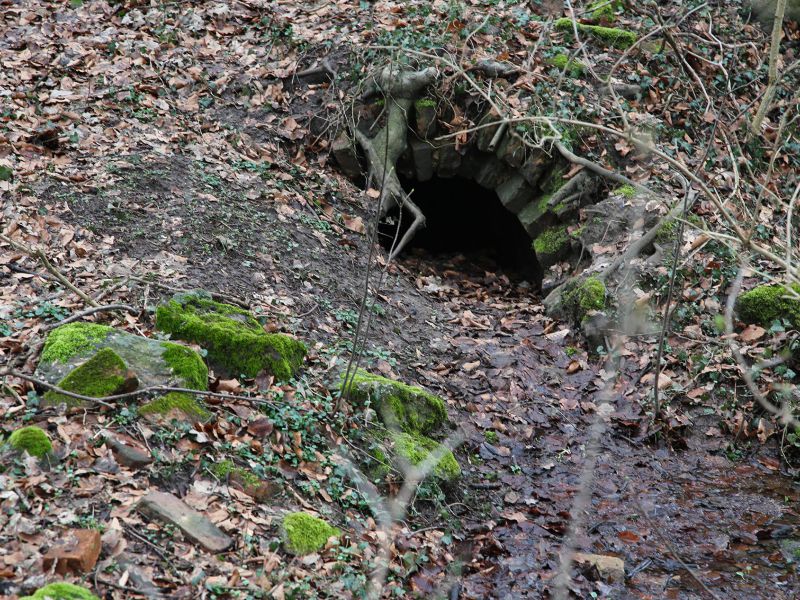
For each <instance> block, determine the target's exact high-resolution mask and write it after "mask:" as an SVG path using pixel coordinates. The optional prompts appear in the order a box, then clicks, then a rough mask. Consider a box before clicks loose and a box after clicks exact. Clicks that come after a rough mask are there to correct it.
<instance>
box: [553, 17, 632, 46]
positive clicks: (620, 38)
mask: <svg viewBox="0 0 800 600" xmlns="http://www.w3.org/2000/svg"><path fill="white" fill-rule="evenodd" d="M572 23H573V21H572V19H567V18H564V19H558V20H557V21H556V22H555V23H554V27H555V28H556V29H558V30H561V31H565V32H567V33H572ZM575 26H576V27H577V29H578V31H579V32H581V33H584V34H586V35H587V36H589V37H591V38H593V39H595V40H596V41H598V42H600V43H602V44H604V45H606V46H612V47H614V48H620V49H623V50H624V49H626V48H630V47H631V46H633V45H634V44H635V43H636V40H637V35H636V34H635V33H633V32H632V31H626V30H624V29H618V28H616V27H601V26H600V25H586V24H584V23H577V22H576V23H575Z"/></svg>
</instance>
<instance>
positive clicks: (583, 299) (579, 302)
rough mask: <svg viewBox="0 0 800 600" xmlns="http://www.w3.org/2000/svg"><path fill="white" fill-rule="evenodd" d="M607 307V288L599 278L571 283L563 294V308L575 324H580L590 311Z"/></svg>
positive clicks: (589, 278) (588, 278)
mask: <svg viewBox="0 0 800 600" xmlns="http://www.w3.org/2000/svg"><path fill="white" fill-rule="evenodd" d="M605 305H606V286H605V284H604V283H603V282H602V281H601V280H600V279H598V278H597V277H587V278H585V279H582V280H576V281H571V282H569V283H568V284H567V285H566V286H565V288H564V290H563V291H562V293H561V308H562V310H563V312H564V313H565V314H566V315H567V316H568V317H569V318H570V319H571V320H572V321H574V322H575V323H580V322H581V321H582V320H583V319H584V318H585V317H586V314H587V313H589V312H590V311H593V310H602V309H603V308H605Z"/></svg>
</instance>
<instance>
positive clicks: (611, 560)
mask: <svg viewBox="0 0 800 600" xmlns="http://www.w3.org/2000/svg"><path fill="white" fill-rule="evenodd" d="M572 560H573V561H575V564H576V565H582V566H584V567H589V568H595V569H597V573H598V574H599V575H600V577H601V578H602V579H604V580H606V581H612V582H622V581H624V580H625V563H624V562H623V560H622V559H621V558H617V557H616V556H605V555H603V554H584V553H583V552H576V553H575V555H574V556H573V557H572Z"/></svg>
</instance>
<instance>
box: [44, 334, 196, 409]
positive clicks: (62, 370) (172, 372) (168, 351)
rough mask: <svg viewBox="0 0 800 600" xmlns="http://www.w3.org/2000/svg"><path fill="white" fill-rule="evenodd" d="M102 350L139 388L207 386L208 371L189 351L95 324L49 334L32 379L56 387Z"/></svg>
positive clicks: (194, 354) (176, 345) (188, 349)
mask: <svg viewBox="0 0 800 600" xmlns="http://www.w3.org/2000/svg"><path fill="white" fill-rule="evenodd" d="M105 348H109V349H111V350H113V351H114V353H115V354H116V355H117V356H118V357H119V358H120V359H121V360H122V362H123V363H124V364H125V365H126V366H127V369H128V370H129V371H132V372H133V373H134V374H135V376H136V378H137V379H138V383H139V385H141V386H142V387H151V386H170V387H188V388H192V389H199V390H203V389H206V386H207V385H208V369H207V368H206V366H205V363H204V362H203V359H202V357H201V356H200V355H199V354H198V353H197V352H195V351H194V350H192V349H191V348H187V347H185V346H181V345H179V344H175V343H172V342H163V341H161V340H156V339H151V338H146V337H142V336H138V335H133V334H131V333H128V332H126V331H121V330H118V329H114V328H112V327H106V326H105V325H97V324H95V323H68V324H67V325H62V326H61V327H58V328H56V329H54V330H53V331H51V332H50V334H49V335H48V337H47V340H46V342H45V346H44V349H43V351H42V358H41V360H40V361H39V365H38V366H37V368H36V375H37V376H38V377H39V378H40V379H43V380H44V381H46V382H47V383H52V384H59V383H60V382H62V381H63V380H64V379H65V378H66V377H67V376H69V375H70V374H71V373H72V372H73V371H74V370H76V369H79V368H80V367H81V366H82V365H85V364H86V363H87V362H88V361H90V360H92V359H93V357H95V356H96V355H97V354H98V353H99V352H100V351H101V350H103V349H105ZM106 360H108V359H106ZM86 395H89V394H86Z"/></svg>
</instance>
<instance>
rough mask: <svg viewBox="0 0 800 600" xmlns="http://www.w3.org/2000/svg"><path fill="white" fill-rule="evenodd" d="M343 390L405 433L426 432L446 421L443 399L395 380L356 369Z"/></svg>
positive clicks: (388, 423)
mask: <svg viewBox="0 0 800 600" xmlns="http://www.w3.org/2000/svg"><path fill="white" fill-rule="evenodd" d="M344 392H345V393H346V394H347V395H348V396H349V397H350V398H351V399H353V400H355V401H356V402H359V403H362V404H363V403H366V402H367V401H369V402H370V404H371V405H372V406H373V407H374V408H375V410H376V411H377V412H378V414H380V415H381V417H382V418H383V421H384V423H386V424H387V425H388V426H389V427H392V426H394V425H395V424H396V425H397V426H398V427H399V428H400V429H402V430H403V431H405V432H408V433H430V432H431V431H434V430H436V429H438V428H439V427H441V426H442V425H444V423H445V421H447V409H446V408H445V403H444V400H442V399H441V398H439V397H438V396H435V395H434V394H431V393H430V392H428V391H426V390H424V389H422V388H421V387H417V386H412V385H407V384H405V383H401V382H399V381H394V380H392V379H387V378H386V377H381V376H379V375H372V374H370V373H367V372H366V371H364V370H362V369H359V370H358V371H357V372H356V373H355V374H354V375H353V377H352V381H351V382H350V384H349V386H348V387H347V389H346V390H344Z"/></svg>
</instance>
